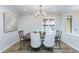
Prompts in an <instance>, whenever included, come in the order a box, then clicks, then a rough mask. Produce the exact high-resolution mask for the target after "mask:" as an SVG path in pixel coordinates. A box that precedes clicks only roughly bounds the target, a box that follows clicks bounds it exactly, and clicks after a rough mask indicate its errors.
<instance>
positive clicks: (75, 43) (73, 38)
mask: <svg viewBox="0 0 79 59" xmlns="http://www.w3.org/2000/svg"><path fill="white" fill-rule="evenodd" d="M62 41H63V42H65V43H66V44H68V45H69V46H71V47H72V48H74V49H76V50H77V51H79V35H77V34H71V33H66V32H64V33H63V35H62Z"/></svg>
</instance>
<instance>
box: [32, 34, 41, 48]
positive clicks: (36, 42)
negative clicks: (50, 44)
mask: <svg viewBox="0 0 79 59" xmlns="http://www.w3.org/2000/svg"><path fill="white" fill-rule="evenodd" d="M40 46H41V39H40V34H39V33H31V47H32V48H40Z"/></svg>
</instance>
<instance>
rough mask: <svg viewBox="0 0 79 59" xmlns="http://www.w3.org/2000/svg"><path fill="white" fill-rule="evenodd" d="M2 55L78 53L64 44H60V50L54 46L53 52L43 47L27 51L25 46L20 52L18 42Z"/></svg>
mask: <svg viewBox="0 0 79 59" xmlns="http://www.w3.org/2000/svg"><path fill="white" fill-rule="evenodd" d="M3 53H78V51H76V50H75V49H73V48H72V47H70V46H68V45H67V44H66V43H64V42H61V49H59V47H58V46H57V45H55V46H54V49H53V51H52V50H47V49H44V48H43V47H41V48H40V49H39V50H32V49H28V47H27V46H24V47H22V49H21V50H20V49H19V42H17V43H16V44H14V45H13V46H11V47H10V48H8V49H7V50H6V51H4V52H3Z"/></svg>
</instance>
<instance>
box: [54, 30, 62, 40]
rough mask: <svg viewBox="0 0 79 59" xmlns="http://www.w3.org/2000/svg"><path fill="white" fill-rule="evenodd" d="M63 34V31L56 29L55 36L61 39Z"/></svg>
mask: <svg viewBox="0 0 79 59" xmlns="http://www.w3.org/2000/svg"><path fill="white" fill-rule="evenodd" d="M61 36H62V32H61V31H59V30H57V31H56V36H55V37H58V38H59V39H61Z"/></svg>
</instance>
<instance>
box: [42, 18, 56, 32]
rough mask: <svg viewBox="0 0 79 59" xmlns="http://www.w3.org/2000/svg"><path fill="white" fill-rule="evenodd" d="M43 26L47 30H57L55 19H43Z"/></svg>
mask: <svg viewBox="0 0 79 59" xmlns="http://www.w3.org/2000/svg"><path fill="white" fill-rule="evenodd" d="M43 27H44V30H46V31H51V30H55V20H54V19H43Z"/></svg>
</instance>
